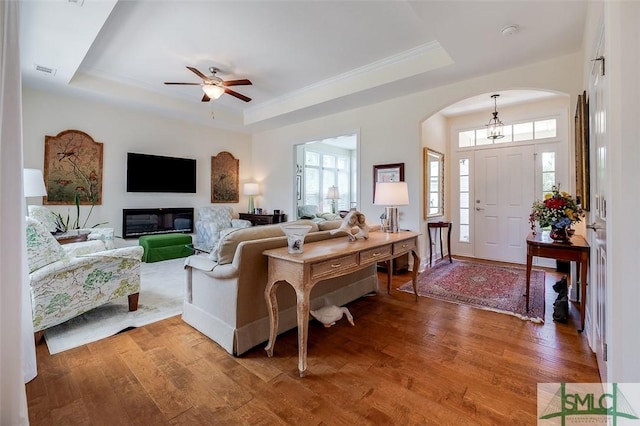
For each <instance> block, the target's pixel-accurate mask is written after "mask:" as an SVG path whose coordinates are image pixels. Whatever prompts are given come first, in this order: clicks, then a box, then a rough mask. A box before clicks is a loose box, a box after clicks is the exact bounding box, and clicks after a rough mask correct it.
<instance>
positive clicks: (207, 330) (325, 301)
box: [182, 220, 378, 355]
mask: <svg viewBox="0 0 640 426" xmlns="http://www.w3.org/2000/svg"><path fill="white" fill-rule="evenodd" d="M292 223H294V222H288V223H287V224H292ZM295 223H303V224H306V225H310V226H311V227H312V229H311V232H310V233H308V234H307V235H306V237H305V244H306V243H310V242H314V241H320V240H326V239H329V238H347V237H346V235H345V234H344V233H338V234H335V235H331V233H330V231H329V230H330V229H334V228H337V227H339V226H340V223H341V221H339V220H338V221H326V222H323V223H321V224H316V223H314V222H312V221H310V220H301V221H296V222H295ZM286 245H287V237H286V236H284V233H283V231H282V230H281V228H280V226H279V225H266V226H254V227H251V228H245V229H236V230H233V231H231V232H229V233H227V234H226V235H225V236H224V237H222V238H221V239H220V242H219V244H218V261H217V262H215V261H212V260H211V259H209V258H208V257H207V256H206V255H195V256H191V257H188V258H187V259H186V260H185V268H186V270H187V289H186V294H185V303H184V310H183V314H182V319H183V320H184V321H185V322H187V323H188V324H190V325H191V326H193V327H194V328H196V329H197V330H199V331H200V332H201V333H203V334H205V335H206V336H208V337H209V338H211V339H212V340H214V341H215V342H217V343H218V344H219V345H220V346H222V347H223V348H224V349H225V350H226V351H227V352H229V353H230V354H233V355H241V354H242V353H244V352H246V351H247V350H249V349H251V348H252V347H254V346H256V345H258V344H261V343H263V342H266V341H267V340H269V314H268V310H267V305H266V302H265V298H264V288H265V286H266V283H267V264H268V262H267V258H266V256H264V255H263V254H262V252H263V251H264V250H267V249H271V248H277V247H285V246H286ZM377 289H378V277H377V273H376V266H375V264H373V265H371V267H370V268H367V269H364V270H361V271H357V272H354V273H352V274H349V275H346V276H343V277H339V278H334V279H330V280H326V281H323V282H321V283H318V285H316V286H315V287H314V288H313V290H312V292H311V301H310V307H311V309H318V308H320V307H322V306H325V305H337V306H342V305H344V304H346V303H349V302H351V301H353V300H355V299H357V298H359V297H361V296H364V295H367V294H369V293H373V292H376V291H377ZM277 297H278V308H279V310H280V321H279V330H278V333H283V332H285V331H287V330H290V329H292V328H294V327H296V326H297V320H296V297H295V292H294V290H293V288H292V287H291V286H289V285H286V284H285V285H280V286H279V287H278V290H277Z"/></svg>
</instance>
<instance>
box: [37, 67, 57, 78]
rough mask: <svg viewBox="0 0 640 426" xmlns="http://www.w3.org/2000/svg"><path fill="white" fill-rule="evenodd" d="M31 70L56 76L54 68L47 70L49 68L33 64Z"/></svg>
mask: <svg viewBox="0 0 640 426" xmlns="http://www.w3.org/2000/svg"><path fill="white" fill-rule="evenodd" d="M33 68H34V69H35V70H36V71H38V72H41V73H44V74H49V75H50V76H54V75H56V71H57V70H56V69H55V68H49V67H45V66H44V65H38V64H33Z"/></svg>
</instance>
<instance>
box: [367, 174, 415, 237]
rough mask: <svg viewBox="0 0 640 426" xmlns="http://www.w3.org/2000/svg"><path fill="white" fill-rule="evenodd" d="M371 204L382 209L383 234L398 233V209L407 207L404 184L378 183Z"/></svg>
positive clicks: (407, 192)
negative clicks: (383, 220)
mask: <svg viewBox="0 0 640 426" xmlns="http://www.w3.org/2000/svg"><path fill="white" fill-rule="evenodd" d="M373 204H375V205H382V206H386V207H385V208H384V217H385V222H384V223H383V229H382V230H383V231H384V232H398V231H399V229H398V208H397V207H396V206H407V205H409V190H408V188H407V183H406V182H378V183H376V195H375V198H374V200H373Z"/></svg>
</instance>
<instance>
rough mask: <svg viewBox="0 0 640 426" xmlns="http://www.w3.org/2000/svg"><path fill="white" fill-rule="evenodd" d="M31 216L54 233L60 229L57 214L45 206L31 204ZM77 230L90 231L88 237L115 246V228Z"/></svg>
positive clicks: (110, 246)
mask: <svg viewBox="0 0 640 426" xmlns="http://www.w3.org/2000/svg"><path fill="white" fill-rule="evenodd" d="M28 209H29V217H31V218H33V219H35V220H37V221H38V222H40V223H41V224H42V225H43V226H44V227H45V228H46V229H47V231H49V232H51V233H54V232H57V231H59V229H58V224H57V222H56V215H55V214H54V213H53V212H52V211H51V210H49V209H48V208H46V207H44V206H37V205H34V206H29V207H28ZM77 231H79V232H81V233H83V232H88V233H89V235H88V237H87V239H88V240H89V241H91V240H101V241H104V243H105V246H106V248H107V249H112V248H114V247H115V246H114V243H113V228H87V229H78V230H77Z"/></svg>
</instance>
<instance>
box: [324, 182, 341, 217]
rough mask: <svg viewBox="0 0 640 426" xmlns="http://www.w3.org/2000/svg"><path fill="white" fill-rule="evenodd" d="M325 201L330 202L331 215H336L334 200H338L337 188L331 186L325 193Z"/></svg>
mask: <svg viewBox="0 0 640 426" xmlns="http://www.w3.org/2000/svg"><path fill="white" fill-rule="evenodd" d="M326 198H327V200H331V213H333V214H336V200H339V199H340V192H339V191H338V187H337V186H335V185H331V186H330V187H329V190H328V191H327V197H326Z"/></svg>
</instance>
